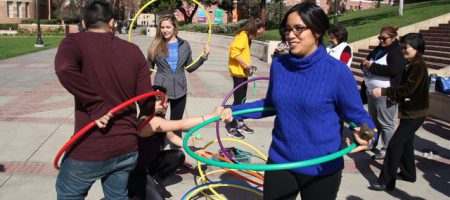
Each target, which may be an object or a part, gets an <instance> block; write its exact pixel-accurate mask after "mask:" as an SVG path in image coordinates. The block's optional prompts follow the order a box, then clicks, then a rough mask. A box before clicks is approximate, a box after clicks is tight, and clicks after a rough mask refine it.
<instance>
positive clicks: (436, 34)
mask: <svg viewBox="0 0 450 200" xmlns="http://www.w3.org/2000/svg"><path fill="white" fill-rule="evenodd" d="M422 35H423V36H430V37H450V31H449V32H448V33H422Z"/></svg>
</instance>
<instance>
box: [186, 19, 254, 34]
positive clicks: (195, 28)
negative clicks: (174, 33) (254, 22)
mask: <svg viewBox="0 0 450 200" xmlns="http://www.w3.org/2000/svg"><path fill="white" fill-rule="evenodd" d="M246 22H247V20H241V21H239V22H236V23H228V24H220V25H219V24H214V25H213V26H212V32H213V33H234V32H236V31H238V30H239V29H240V28H241V27H242V26H244V25H245V23H246ZM180 29H181V30H182V31H191V32H201V33H207V32H208V29H209V27H208V24H200V23H190V24H182V25H181V28H180Z"/></svg>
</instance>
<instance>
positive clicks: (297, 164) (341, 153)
mask: <svg viewBox="0 0 450 200" xmlns="http://www.w3.org/2000/svg"><path fill="white" fill-rule="evenodd" d="M274 110H275V109H274V108H266V107H264V108H252V109H246V110H240V111H236V112H233V116H236V115H242V114H247V113H254V112H263V111H274ZM219 120H220V117H219V116H216V117H214V118H211V119H208V120H206V121H204V122H202V123H201V124H199V125H197V126H195V127H194V128H192V129H191V130H190V131H189V132H187V134H186V136H185V137H184V138H183V149H184V150H185V151H186V153H187V154H188V155H189V156H191V157H192V158H194V159H196V160H198V161H200V162H203V163H206V164H208V165H213V166H218V167H222V168H229V169H239V170H253V171H274V170H285V169H294V168H301V167H307V166H311V165H317V164H321V163H324V162H328V161H330V160H333V159H336V158H339V157H342V156H344V155H345V154H347V153H349V152H350V151H351V150H353V149H354V148H356V144H355V143H353V144H351V145H350V146H348V147H346V148H344V149H342V150H340V151H337V152H335V153H332V154H329V155H326V156H322V157H319V158H313V159H310V160H304V161H298V162H290V163H280V164H234V163H225V162H220V161H214V160H211V159H207V158H204V157H201V156H199V155H197V154H196V153H194V152H193V151H192V150H191V149H190V148H189V147H188V141H189V138H190V137H191V135H192V134H194V133H195V132H196V131H197V130H199V129H200V128H202V127H204V126H206V125H208V124H210V123H213V122H216V121H219Z"/></svg>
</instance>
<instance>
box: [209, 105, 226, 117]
mask: <svg viewBox="0 0 450 200" xmlns="http://www.w3.org/2000/svg"><path fill="white" fill-rule="evenodd" d="M224 109H225V108H224V107H222V106H220V107H217V108H216V109H214V112H213V113H212V114H214V116H219V115H220V114H221V113H222V112H223V110H224Z"/></svg>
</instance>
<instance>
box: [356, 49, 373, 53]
mask: <svg viewBox="0 0 450 200" xmlns="http://www.w3.org/2000/svg"><path fill="white" fill-rule="evenodd" d="M372 51H373V49H359V51H358V52H361V53H367V54H369V53H370V52H372Z"/></svg>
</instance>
